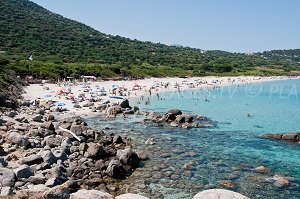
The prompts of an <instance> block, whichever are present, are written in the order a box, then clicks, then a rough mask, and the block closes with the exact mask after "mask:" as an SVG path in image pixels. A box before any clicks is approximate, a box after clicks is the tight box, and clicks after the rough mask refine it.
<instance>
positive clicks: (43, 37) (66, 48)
mask: <svg viewBox="0 0 300 199" xmlns="http://www.w3.org/2000/svg"><path fill="white" fill-rule="evenodd" d="M0 10H1V16H0V34H1V35H0V54H1V57H2V59H5V60H9V61H10V64H8V66H7V67H8V68H12V69H14V70H17V71H18V72H19V73H20V74H21V75H22V74H34V75H35V76H36V77H41V78H45V77H51V78H57V77H64V76H69V75H72V76H74V75H81V74H93V75H97V76H119V75H130V76H137V77H138V76H167V75H169V76H174V75H176V76H178V75H209V74H223V73H235V74H239V73H244V72H245V71H251V70H254V67H262V66H266V67H276V68H278V67H279V68H280V67H285V68H290V69H293V70H294V69H295V68H297V67H299V66H300V64H299V62H298V61H295V60H294V59H293V60H291V61H289V62H287V61H286V60H285V59H281V57H279V58H276V59H274V61H273V58H270V59H266V58H265V57H264V56H262V55H261V54H253V55H246V54H241V53H229V52H224V51H203V50H200V49H193V48H189V47H180V46H167V45H163V44H156V43H151V42H141V41H137V40H130V39H127V38H124V37H120V36H112V35H107V34H104V33H101V32H99V31H97V30H95V29H93V28H91V27H89V26H86V25H84V24H82V23H79V22H76V21H73V20H70V19H67V18H64V17H62V16H60V15H58V14H55V13H52V12H50V11H48V10H46V9H44V8H43V7H41V6H39V5H37V4H35V3H33V2H31V1H28V0H0ZM297 53H298V54H299V51H297ZM30 55H33V59H34V61H32V62H30V61H28V57H29V56H30ZM170 69H171V70H173V71H171V70H170ZM290 69H289V70H290ZM255 70H256V69H255Z"/></svg>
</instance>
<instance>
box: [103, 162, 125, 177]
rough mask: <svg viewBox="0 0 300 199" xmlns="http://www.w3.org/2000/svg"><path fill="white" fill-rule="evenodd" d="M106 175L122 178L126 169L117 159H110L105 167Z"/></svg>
mask: <svg viewBox="0 0 300 199" xmlns="http://www.w3.org/2000/svg"><path fill="white" fill-rule="evenodd" d="M106 173H107V175H109V176H110V177H112V178H117V179H122V178H125V176H126V170H125V168H124V167H123V166H122V164H121V163H120V161H118V160H111V161H110V162H109V164H108V167H107V169H106Z"/></svg>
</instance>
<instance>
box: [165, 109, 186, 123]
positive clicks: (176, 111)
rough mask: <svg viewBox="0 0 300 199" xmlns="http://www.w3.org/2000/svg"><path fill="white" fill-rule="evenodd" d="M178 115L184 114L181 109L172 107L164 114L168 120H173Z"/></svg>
mask: <svg viewBox="0 0 300 199" xmlns="http://www.w3.org/2000/svg"><path fill="white" fill-rule="evenodd" d="M177 115H182V112H181V110H179V109H171V110H169V111H168V112H167V113H166V114H165V115H164V120H165V121H166V122H171V121H174V120H175V119H176V116H177Z"/></svg>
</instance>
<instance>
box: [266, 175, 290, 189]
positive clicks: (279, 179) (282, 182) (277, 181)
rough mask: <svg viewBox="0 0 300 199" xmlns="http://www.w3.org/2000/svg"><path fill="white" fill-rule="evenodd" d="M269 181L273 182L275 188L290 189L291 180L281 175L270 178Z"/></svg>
mask: <svg viewBox="0 0 300 199" xmlns="http://www.w3.org/2000/svg"><path fill="white" fill-rule="evenodd" d="M267 181H268V182H273V184H274V186H276V187H279V188H282V187H288V186H289V185H290V181H289V179H288V178H287V177H284V176H280V175H274V176H273V177H272V178H268V179H267Z"/></svg>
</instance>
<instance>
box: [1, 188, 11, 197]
mask: <svg viewBox="0 0 300 199" xmlns="http://www.w3.org/2000/svg"><path fill="white" fill-rule="evenodd" d="M12 194H13V190H12V188H11V187H2V188H1V193H0V196H1V197H4V196H9V195H12Z"/></svg>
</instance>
